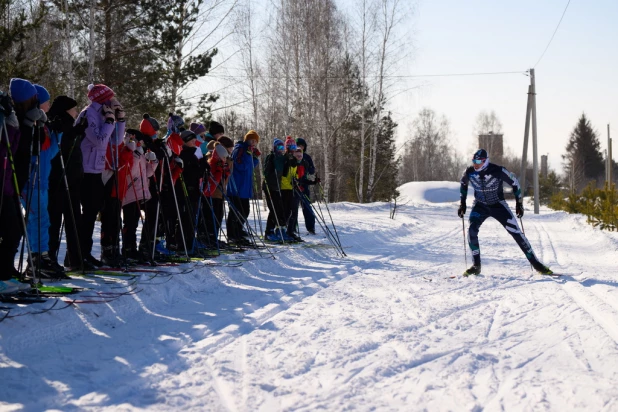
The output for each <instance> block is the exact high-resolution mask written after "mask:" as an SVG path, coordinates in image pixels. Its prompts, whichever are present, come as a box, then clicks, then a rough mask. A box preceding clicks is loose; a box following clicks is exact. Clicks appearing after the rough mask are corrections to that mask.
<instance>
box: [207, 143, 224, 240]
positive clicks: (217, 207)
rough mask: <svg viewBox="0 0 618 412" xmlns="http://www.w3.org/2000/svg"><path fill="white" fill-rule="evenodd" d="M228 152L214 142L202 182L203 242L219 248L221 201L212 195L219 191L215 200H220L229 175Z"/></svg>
mask: <svg viewBox="0 0 618 412" xmlns="http://www.w3.org/2000/svg"><path fill="white" fill-rule="evenodd" d="M229 156H230V153H229V152H228V150H227V149H226V148H225V147H224V146H223V145H222V144H221V143H219V142H215V144H214V150H213V152H212V156H211V157H210V159H209V160H208V164H209V165H210V173H208V174H206V181H205V182H204V196H205V202H206V206H205V207H203V208H202V210H204V220H205V221H206V229H207V233H206V235H207V238H206V239H205V243H207V244H208V245H209V247H211V248H212V247H214V248H217V246H218V247H219V248H220V247H221V245H220V244H218V239H217V238H218V233H219V228H220V227H221V220H222V218H223V208H222V206H223V203H222V202H215V201H214V200H215V199H213V197H214V196H215V194H216V193H217V192H219V197H218V199H217V200H221V194H220V188H221V187H222V186H223V185H224V184H225V183H227V179H228V178H229V175H230V168H229V166H228V158H229Z"/></svg>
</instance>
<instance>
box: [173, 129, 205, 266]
mask: <svg viewBox="0 0 618 412" xmlns="http://www.w3.org/2000/svg"><path fill="white" fill-rule="evenodd" d="M180 137H181V138H182V140H183V142H184V144H183V147H182V152H180V158H181V159H182V162H183V169H182V174H181V178H180V179H179V180H178V181H177V182H176V195H177V198H178V207H179V209H180V215H181V221H180V222H179V224H178V229H177V231H176V238H177V239H178V240H177V242H178V245H181V244H182V245H183V246H186V247H187V250H188V252H189V254H193V255H196V254H198V249H199V247H200V246H202V245H200V244H198V243H197V242H196V239H195V231H196V229H197V228H196V225H197V224H198V223H199V220H198V217H199V205H198V203H199V201H200V196H201V192H200V181H201V179H202V178H203V177H204V174H205V172H206V169H207V168H208V163H207V162H206V159H205V158H204V157H203V156H202V152H201V151H200V150H199V148H198V147H197V145H196V140H197V136H196V135H195V133H193V132H192V131H190V130H185V131H183V132H181V133H180ZM182 235H184V244H183V236H182Z"/></svg>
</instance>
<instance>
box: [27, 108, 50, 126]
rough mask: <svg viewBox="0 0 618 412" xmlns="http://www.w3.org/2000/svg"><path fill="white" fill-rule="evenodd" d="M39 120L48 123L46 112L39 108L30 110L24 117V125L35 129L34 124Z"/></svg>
mask: <svg viewBox="0 0 618 412" xmlns="http://www.w3.org/2000/svg"><path fill="white" fill-rule="evenodd" d="M39 120H42V121H43V122H45V121H47V116H45V112H44V111H43V110H41V109H39V108H38V107H35V108H34V109H30V110H28V111H27V112H26V115H25V116H24V124H25V125H26V126H28V127H34V124H35V123H36V122H37V121H39Z"/></svg>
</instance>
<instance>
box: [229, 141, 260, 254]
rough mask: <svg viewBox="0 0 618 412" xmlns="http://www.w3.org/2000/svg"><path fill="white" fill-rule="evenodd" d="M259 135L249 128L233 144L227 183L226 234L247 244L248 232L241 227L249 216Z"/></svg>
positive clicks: (257, 161) (230, 238) (238, 241)
mask: <svg viewBox="0 0 618 412" xmlns="http://www.w3.org/2000/svg"><path fill="white" fill-rule="evenodd" d="M259 141H260V136H259V135H258V134H257V132H256V131H255V130H249V131H248V132H247V134H246V135H245V137H244V139H243V140H242V141H239V142H237V143H236V145H235V146H234V150H233V151H232V161H233V162H234V169H233V171H232V176H231V178H230V181H229V183H228V185H227V193H228V196H229V199H230V200H229V201H230V205H229V206H230V209H231V210H230V212H229V213H228V215H227V236H228V239H229V241H230V242H235V243H237V244H241V245H242V244H244V245H247V244H248V240H247V239H245V237H246V236H248V233H247V232H246V231H245V230H244V229H243V227H244V226H245V222H246V221H247V218H248V217H249V200H250V199H251V198H252V197H253V176H254V174H253V169H255V167H257V165H258V164H259V160H258V157H259V156H260V155H261V153H260V151H259V150H258V148H257V144H258V142H259Z"/></svg>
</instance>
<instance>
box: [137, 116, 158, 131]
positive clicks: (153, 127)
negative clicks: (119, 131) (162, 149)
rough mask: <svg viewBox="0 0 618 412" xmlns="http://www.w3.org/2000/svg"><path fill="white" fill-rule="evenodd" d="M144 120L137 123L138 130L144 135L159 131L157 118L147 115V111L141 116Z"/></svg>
mask: <svg viewBox="0 0 618 412" xmlns="http://www.w3.org/2000/svg"><path fill="white" fill-rule="evenodd" d="M142 117H143V118H144V120H142V122H141V123H140V124H139V131H140V132H142V133H144V134H145V135H146V136H151V137H152V136H154V135H156V134H157V132H158V131H159V122H157V119H153V118H152V117H150V115H148V113H144V116H142Z"/></svg>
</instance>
